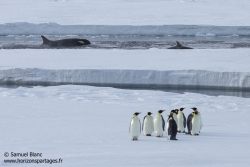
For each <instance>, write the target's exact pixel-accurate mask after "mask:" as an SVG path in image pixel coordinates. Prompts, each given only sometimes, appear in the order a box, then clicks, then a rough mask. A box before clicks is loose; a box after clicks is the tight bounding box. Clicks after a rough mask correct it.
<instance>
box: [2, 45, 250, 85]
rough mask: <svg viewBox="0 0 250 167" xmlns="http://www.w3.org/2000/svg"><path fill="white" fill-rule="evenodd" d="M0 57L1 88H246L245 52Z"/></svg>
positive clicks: (104, 52)
mask: <svg viewBox="0 0 250 167" xmlns="http://www.w3.org/2000/svg"><path fill="white" fill-rule="evenodd" d="M0 52H1V56H0V58H1V59H2V60H3V61H1V62H0V69H1V70H0V83H12V84H41V83H43V84H44V83H47V84H52V85H53V84H69V83H70V84H90V85H105V86H114V85H121V86H122V85H126V86H136V87H150V86H159V87H167V86H187V87H213V88H234V89H235V88H237V89H242V88H245V89H249V86H250V72H249V65H248V63H247V62H250V56H249V53H248V49H237V50H225V49H221V50H219V49H218V50H209V49H206V50H191V51H190V50H188V51H179V50H175V51H172V50H160V49H149V50H18V53H19V55H17V54H16V50H1V51H0ZM20 55H22V56H20ZM239 57H240V59H239ZM13 60H14V61H13ZM97 60H98V61H97ZM180 60H182V61H180ZM228 60H230V61H228ZM6 65H7V66H6Z"/></svg>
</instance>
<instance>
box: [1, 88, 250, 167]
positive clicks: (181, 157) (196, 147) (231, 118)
mask: <svg viewBox="0 0 250 167" xmlns="http://www.w3.org/2000/svg"><path fill="white" fill-rule="evenodd" d="M0 105H1V110H0V131H1V136H0V140H1V142H0V152H1V153H4V152H6V151H9V152H10V151H12V152H30V151H34V152H42V153H43V158H62V159H63V163H62V164H53V166H62V167H63V166H65V167H66V166H76V167H78V166H197V167H198V166H199V167H200V166H218V167H219V166H220V167H221V166H225V167H227V166H232V167H233V166H242V167H243V166H248V165H249V163H250V160H249V150H250V132H249V126H250V123H249V118H250V113H249V112H248V111H249V109H250V105H249V99H244V98H237V97H223V96H219V97H211V96H206V95H200V94H191V93H187V94H175V93H166V92H161V91H145V90H121V89H114V88H98V87H90V86H73V85H72V86H70V85H69V86H55V87H34V88H24V87H19V88H17V89H6V88H0ZM194 106H195V107H197V108H198V109H199V111H200V112H201V113H202V117H203V123H204V127H203V129H202V131H201V134H200V136H189V135H184V134H178V135H177V138H178V139H179V140H178V141H169V140H167V136H166V135H164V137H163V138H156V137H155V135H153V136H152V137H145V136H143V135H142V134H141V135H140V138H139V141H136V142H133V141H131V136H130V135H129V132H128V129H129V123H130V120H131V118H132V115H133V113H134V112H142V114H141V115H139V117H140V119H141V121H142V119H143V116H144V115H145V114H146V113H147V112H149V111H150V112H153V113H154V114H153V115H155V113H156V111H157V110H159V109H166V111H165V112H164V113H163V116H164V117H165V119H166V117H167V115H168V114H169V112H170V111H171V109H175V108H179V107H186V109H185V110H184V113H185V115H186V116H187V115H188V114H189V113H190V112H191V111H192V110H191V109H189V108H191V107H194ZM0 164H1V166H8V165H11V164H6V163H3V157H2V158H1V162H0ZM25 165H27V164H23V165H22V164H13V166H25ZM40 165H41V166H45V165H44V164H40ZM40 165H39V166H40ZM31 166H37V165H36V164H33V165H31Z"/></svg>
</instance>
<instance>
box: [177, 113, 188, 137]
mask: <svg viewBox="0 0 250 167" xmlns="http://www.w3.org/2000/svg"><path fill="white" fill-rule="evenodd" d="M184 109H185V108H180V110H178V109H177V111H178V114H177V120H178V122H177V127H178V128H177V131H178V132H179V133H185V128H186V117H185V115H184V113H183V112H182V111H183V110H184Z"/></svg>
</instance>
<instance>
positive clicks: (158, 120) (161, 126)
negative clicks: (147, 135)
mask: <svg viewBox="0 0 250 167" xmlns="http://www.w3.org/2000/svg"><path fill="white" fill-rule="evenodd" d="M163 111H165V110H159V111H158V112H157V114H156V115H155V118H154V130H155V134H156V137H163V131H165V120H164V118H163V116H162V115H161V113H162V112H163Z"/></svg>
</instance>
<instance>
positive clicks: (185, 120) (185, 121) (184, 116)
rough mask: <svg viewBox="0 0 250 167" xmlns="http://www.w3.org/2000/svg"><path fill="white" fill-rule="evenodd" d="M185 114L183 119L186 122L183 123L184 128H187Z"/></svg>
mask: <svg viewBox="0 0 250 167" xmlns="http://www.w3.org/2000/svg"><path fill="white" fill-rule="evenodd" d="M182 114H183V118H184V121H183V124H184V128H186V124H187V123H186V122H187V119H186V117H185V115H184V113H182Z"/></svg>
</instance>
